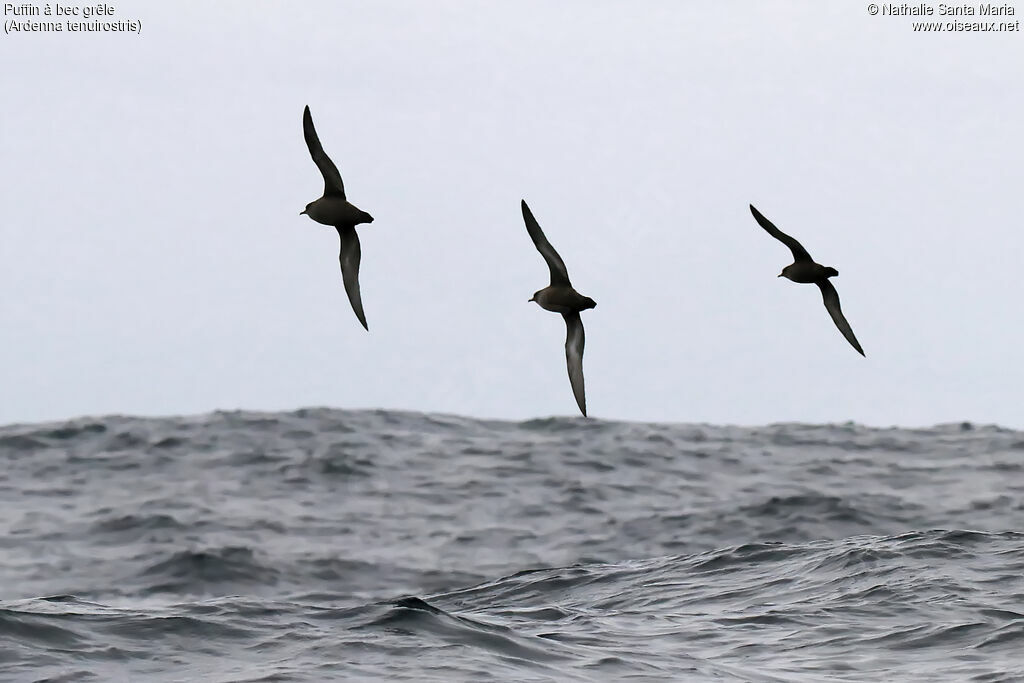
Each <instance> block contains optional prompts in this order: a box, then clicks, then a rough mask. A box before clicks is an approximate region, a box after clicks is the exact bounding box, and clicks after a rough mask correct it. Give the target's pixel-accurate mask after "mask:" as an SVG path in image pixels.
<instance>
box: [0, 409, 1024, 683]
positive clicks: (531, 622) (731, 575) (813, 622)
mask: <svg viewBox="0 0 1024 683" xmlns="http://www.w3.org/2000/svg"><path fill="white" fill-rule="evenodd" d="M0 459H2V462H3V468H2V473H0V528H2V532H3V533H2V534H0V544H2V546H0V558H2V562H0V579H2V581H0V587H2V588H0V590H2V593H0V678H3V679H4V680H18V681H20V680H26V681H29V680H46V679H49V680H61V681H78V680H83V681H85V680H90V681H110V680H147V681H179V680H203V681H246V680H251V681H257V680H264V681H323V680H338V679H347V680H380V679H386V680H410V681H429V680H436V681H449V680H467V681H469V680H472V681H477V680H508V681H569V680H624V679H627V678H628V679H630V680H651V681H658V680H725V681H776V680H780V681H825V680H851V681H862V680H870V681H888V680H920V681H936V680H949V681H969V680H975V681H1016V680H1024V655H1022V654H1021V653H1024V534H1022V533H1021V531H1022V530H1024V498H1022V493H1024V433H1021V432H1015V431H1010V430H1005V429H1000V428H998V427H982V426H972V425H968V424H964V425H942V426H938V427H934V428H929V429H873V428H867V427H862V426H858V425H852V424H846V425H824V426H814V425H800V424H783V425H772V426H768V427H754V428H747V427H726V426H712V425H668V424H638V423H617V422H607V421H599V420H584V419H548V420H534V421H528V422H519V423H513V422H499V421H485V420H474V419H468V418H460V417H452V416H442V415H424V414H418V413H397V412H384V411H358V412H356V411H336V410H326V409H323V410H319V409H318V410H302V411H298V412H294V413H273V414H270V413H216V414H212V415H204V416H198V417H182V418H164V419H138V418H124V417H109V418H102V419H83V420H76V421H73V422H68V423H61V424H46V425H13V426H8V427H0Z"/></svg>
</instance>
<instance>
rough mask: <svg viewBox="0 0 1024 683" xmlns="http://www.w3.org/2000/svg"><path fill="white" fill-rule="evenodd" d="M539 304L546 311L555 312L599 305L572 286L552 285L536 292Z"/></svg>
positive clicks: (576, 310) (577, 311) (575, 311)
mask: <svg viewBox="0 0 1024 683" xmlns="http://www.w3.org/2000/svg"><path fill="white" fill-rule="evenodd" d="M530 301H535V302H536V303H537V305H538V306H540V307H541V308H543V309H544V310H545V311H552V312H554V313H579V312H580V311H585V310H587V309H588V308H594V307H595V306H597V302H596V301H594V300H593V299H591V298H590V297H589V296H583V295H582V294H580V293H579V292H577V291H576V290H575V289H573V288H572V287H571V286H567V285H552V286H549V287H545V288H544V289H542V290H540V291H538V292H534V294H533V298H532V299H530Z"/></svg>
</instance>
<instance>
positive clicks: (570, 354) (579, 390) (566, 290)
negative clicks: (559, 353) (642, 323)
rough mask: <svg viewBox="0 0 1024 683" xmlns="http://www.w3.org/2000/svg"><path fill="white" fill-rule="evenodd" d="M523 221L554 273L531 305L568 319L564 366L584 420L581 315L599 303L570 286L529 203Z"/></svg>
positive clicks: (535, 294)
mask: <svg viewBox="0 0 1024 683" xmlns="http://www.w3.org/2000/svg"><path fill="white" fill-rule="evenodd" d="M522 209H523V220H524V221H525V222H526V231H527V232H528V233H530V239H532V240H533V245H534V246H535V247H537V251H539V252H540V255H541V256H543V257H544V260H545V261H546V262H547V264H548V269H549V270H550V271H551V284H550V285H548V286H547V287H545V288H544V289H542V290H540V291H537V292H535V293H534V295H533V296H532V297H530V299H529V300H530V301H535V302H536V303H537V305H538V306H540V307H541V308H543V309H544V310H546V311H554V312H555V313H561V314H562V318H564V319H565V362H566V365H567V366H568V368H569V383H570V384H571V385H572V393H573V395H574V396H575V397H576V405H578V406H579V407H580V412H581V413H583V417H586V416H587V397H586V395H585V394H584V390H583V344H584V341H585V340H584V334H583V321H582V320H580V311H585V310H587V309H588V308H594V307H595V306H597V302H596V301H594V300H593V299H591V298H590V297H589V296H583V295H582V294H580V293H579V292H577V291H576V290H575V289H573V286H572V283H570V282H569V271H568V270H566V268H565V262H564V261H562V257H561V256H559V255H558V252H557V251H555V248H554V247H552V246H551V243H550V242H548V238H547V237H545V236H544V231H543V230H541V229H540V225H539V224H538V223H537V219H536V218H534V217H533V213H532V212H531V211H530V207H529V206H527V205H526V200H523V202H522Z"/></svg>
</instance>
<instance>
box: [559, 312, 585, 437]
mask: <svg viewBox="0 0 1024 683" xmlns="http://www.w3.org/2000/svg"><path fill="white" fill-rule="evenodd" d="M562 317H563V318H565V363H566V365H567V366H568V368H569V383H570V384H572V393H573V396H575V397H576V405H578V406H579V407H580V412H581V413H583V417H586V416H587V397H586V395H585V393H584V391H583V344H584V342H585V341H586V339H585V335H584V334H583V321H582V320H580V314H579V313H563V314H562Z"/></svg>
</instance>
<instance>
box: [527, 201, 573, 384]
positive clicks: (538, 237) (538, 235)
mask: <svg viewBox="0 0 1024 683" xmlns="http://www.w3.org/2000/svg"><path fill="white" fill-rule="evenodd" d="M522 205H523V220H524V221H525V222H526V232H528V233H530V239H532V240H533V246H535V247H537V251H539V252H540V255H541V256H543V257H544V260H545V261H547V263H548V269H549V270H550V271H551V286H552V287H554V286H556V285H565V286H569V287H571V286H572V285H571V284H570V283H569V271H568V270H566V268H565V262H564V261H563V260H562V257H561V256H559V255H558V252H557V251H555V248H554V247H553V246H551V242H548V238H547V237H545V236H544V231H543V230H541V229H540V224H538V223H537V219H536V218H534V217H533V212H532V211H530V207H528V206H527V205H526V200H525V199H524V200H523V201H522ZM582 377H583V375H580V383H581V386H582V382H583V379H582Z"/></svg>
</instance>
